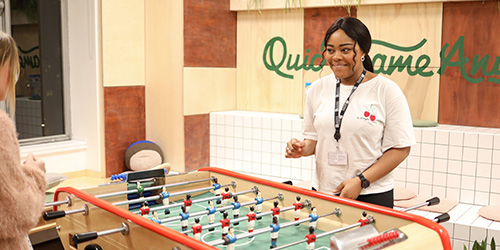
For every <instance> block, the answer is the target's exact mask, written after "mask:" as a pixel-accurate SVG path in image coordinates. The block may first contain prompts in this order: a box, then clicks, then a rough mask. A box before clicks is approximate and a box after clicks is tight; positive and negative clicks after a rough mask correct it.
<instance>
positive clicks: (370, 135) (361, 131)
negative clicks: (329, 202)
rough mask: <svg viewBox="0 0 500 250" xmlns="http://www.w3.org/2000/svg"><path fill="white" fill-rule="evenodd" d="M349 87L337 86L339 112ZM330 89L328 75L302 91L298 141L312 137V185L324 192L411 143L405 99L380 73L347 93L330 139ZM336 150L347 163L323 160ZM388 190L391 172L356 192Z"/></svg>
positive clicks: (333, 81) (332, 87)
mask: <svg viewBox="0 0 500 250" xmlns="http://www.w3.org/2000/svg"><path fill="white" fill-rule="evenodd" d="M352 88H353V86H352V85H343V84H341V86H340V103H339V112H340V110H341V109H342V107H343V105H344V102H345V100H346V99H347V97H348V96H349V94H350V93H351V90H352ZM335 92H336V78H335V75H334V74H333V73H332V74H330V75H328V76H325V77H323V78H320V79H318V80H316V81H314V82H313V83H312V84H311V86H310V87H309V89H308V90H307V96H306V108H305V111H304V122H303V127H304V130H303V135H304V139H311V140H315V141H317V144H316V150H315V154H316V168H315V170H314V173H313V178H312V186H313V187H314V188H316V189H317V190H318V191H320V192H324V193H331V192H332V190H333V189H335V188H336V187H337V186H338V185H339V184H340V183H342V182H343V181H345V180H348V179H351V178H354V177H356V176H357V175H358V174H360V173H361V172H363V171H364V170H366V169H367V168H368V167H370V166H371V165H372V164H374V163H375V162H376V161H377V160H378V158H380V157H381V156H382V154H383V153H384V152H385V151H386V150H388V149H390V148H403V147H408V146H411V145H413V144H415V134H414V132H413V125H412V119H411V114H410V109H409V107H408V103H407V101H406V98H405V96H404V94H403V92H402V91H401V89H400V88H399V86H398V85H397V84H396V83H395V82H393V81H391V80H390V79H388V78H386V77H384V76H381V75H377V76H376V77H374V78H373V79H370V80H368V81H366V82H363V83H361V84H360V85H359V87H358V88H357V89H356V90H355V91H354V93H353V94H352V96H351V97H350V99H349V106H348V107H347V110H346V112H345V114H344V117H343V120H342V124H341V128H340V134H341V138H340V140H339V142H338V143H337V141H336V140H335V139H334V138H333V135H334V133H335V125H334V118H333V117H334V106H335ZM337 147H338V149H337ZM337 150H340V151H342V152H347V166H345V165H332V164H329V162H328V154H329V153H330V152H335V151H337ZM393 188H394V178H393V175H392V172H391V173H389V174H388V175H386V176H385V177H383V178H381V179H379V180H378V181H376V182H374V183H371V185H370V187H368V188H366V189H363V190H362V191H361V194H372V193H381V192H386V191H389V190H391V189H393Z"/></svg>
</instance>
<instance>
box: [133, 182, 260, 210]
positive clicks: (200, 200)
mask: <svg viewBox="0 0 500 250" xmlns="http://www.w3.org/2000/svg"><path fill="white" fill-rule="evenodd" d="M225 186H234V183H231V184H225V185H222V186H221V187H225ZM212 188H213V187H207V188H204V189H206V190H210V189H212ZM206 190H201V188H200V189H198V190H196V189H195V190H190V191H183V192H179V193H172V194H170V197H172V196H176V195H181V194H188V193H194V192H200V191H206ZM253 190H254V188H252V189H250V190H248V191H242V192H238V193H234V194H233V195H239V194H243V193H249V192H253ZM221 198H222V197H221V196H220V195H218V196H212V197H207V198H202V199H198V200H193V204H195V203H200V202H204V201H209V200H216V199H221ZM252 204H253V203H252ZM180 206H182V203H176V204H170V205H167V206H159V207H154V208H152V209H151V210H150V211H151V212H153V211H157V210H162V209H167V208H174V207H180ZM230 206H231V208H233V206H232V205H230ZM242 206H243V204H242ZM228 207H229V206H228ZM219 211H220V210H219ZM134 213H136V214H138V213H139V211H136V212H134Z"/></svg>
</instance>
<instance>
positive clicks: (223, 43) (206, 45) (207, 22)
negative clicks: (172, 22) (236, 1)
mask: <svg viewBox="0 0 500 250" xmlns="http://www.w3.org/2000/svg"><path fill="white" fill-rule="evenodd" d="M184 66H185V67H228V68H235V67H236V12H231V11H230V10H229V0H217V1H199V0H184Z"/></svg>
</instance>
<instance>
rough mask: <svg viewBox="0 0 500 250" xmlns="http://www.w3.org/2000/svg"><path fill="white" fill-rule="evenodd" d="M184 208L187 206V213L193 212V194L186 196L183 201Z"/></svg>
mask: <svg viewBox="0 0 500 250" xmlns="http://www.w3.org/2000/svg"><path fill="white" fill-rule="evenodd" d="M183 202H184V206H186V212H188V213H189V210H191V205H193V200H191V194H186V199H184V200H183Z"/></svg>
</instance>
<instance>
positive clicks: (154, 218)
mask: <svg viewBox="0 0 500 250" xmlns="http://www.w3.org/2000/svg"><path fill="white" fill-rule="evenodd" d="M151 220H152V221H154V222H156V223H158V224H161V220H160V218H158V212H156V211H153V218H151Z"/></svg>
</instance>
